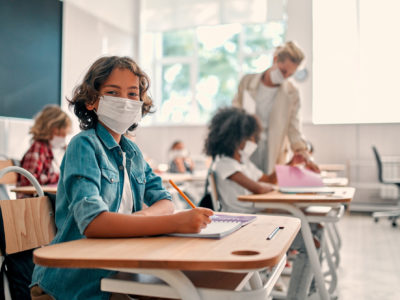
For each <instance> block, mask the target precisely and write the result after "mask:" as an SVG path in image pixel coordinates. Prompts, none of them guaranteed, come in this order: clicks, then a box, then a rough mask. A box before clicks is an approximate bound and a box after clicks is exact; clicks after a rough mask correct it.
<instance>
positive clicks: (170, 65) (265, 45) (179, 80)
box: [141, 20, 286, 124]
mask: <svg viewBox="0 0 400 300" xmlns="http://www.w3.org/2000/svg"><path fill="white" fill-rule="evenodd" d="M285 33H286V23H285V21H284V20H280V21H270V22H267V23H263V24H251V25H241V24H239V23H233V24H223V25H215V26H196V27H194V28H191V29H177V30H170V31H164V32H155V33H154V32H149V33H144V34H143V35H142V43H141V45H142V50H141V65H142V66H144V69H145V70H146V72H147V73H148V74H149V75H150V77H151V79H152V89H151V94H152V96H153V100H154V102H155V105H156V114H155V115H154V116H153V117H152V118H146V119H144V120H143V121H146V122H147V124H149V122H152V124H163V123H164V124H165V123H168V124H182V123H184V124H205V123H206V122H207V121H208V120H209V119H210V117H211V116H212V114H213V113H214V112H215V110H216V109H218V108H219V107H222V106H226V105H231V103H232V99H233V97H234V95H235V93H236V90H237V85H238V81H239V79H240V77H241V76H242V75H243V74H245V73H251V72H261V71H263V70H265V69H266V68H267V67H269V65H270V64H271V63H272V57H273V51H274V49H275V47H276V46H278V45H280V44H282V43H283V42H284V40H285Z"/></svg>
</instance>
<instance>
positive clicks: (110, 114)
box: [96, 95, 143, 134]
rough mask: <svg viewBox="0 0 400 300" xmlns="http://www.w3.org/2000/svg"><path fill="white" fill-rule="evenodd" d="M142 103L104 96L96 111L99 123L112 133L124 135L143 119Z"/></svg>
mask: <svg viewBox="0 0 400 300" xmlns="http://www.w3.org/2000/svg"><path fill="white" fill-rule="evenodd" d="M142 105H143V102H142V101H136V100H131V99H126V98H119V97H112V96H108V95H103V96H101V97H100V101H99V107H98V109H97V111H96V114H97V117H98V118H99V121H101V122H102V123H104V125H106V126H107V127H108V128H110V129H111V130H112V131H114V132H116V133H119V134H124V133H125V132H126V131H127V130H128V128H129V127H131V126H132V125H133V124H135V123H138V122H140V120H141V119H142Z"/></svg>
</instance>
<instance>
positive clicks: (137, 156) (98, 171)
mask: <svg viewBox="0 0 400 300" xmlns="http://www.w3.org/2000/svg"><path fill="white" fill-rule="evenodd" d="M121 151H124V152H125V153H126V169H127V171H128V174H129V179H130V182H131V187H132V193H133V201H134V206H133V207H134V208H133V209H134V210H135V211H138V210H141V209H142V204H143V202H144V203H146V204H147V205H148V206H151V205H152V204H154V203H155V202H157V201H159V200H162V199H168V200H171V195H170V194H169V193H168V192H167V191H166V190H165V189H164V188H163V186H162V181H161V178H160V177H158V176H157V175H155V174H154V173H153V171H152V169H151V168H150V166H149V165H148V164H147V163H146V162H145V161H144V159H143V155H142V153H141V152H140V150H139V148H138V147H137V146H136V144H134V143H133V142H131V141H129V140H128V139H127V138H125V137H124V136H122V137H121V142H120V145H118V144H117V142H116V141H115V140H114V138H113V137H112V136H111V135H110V133H109V132H108V131H107V130H106V129H105V128H104V127H103V126H102V125H101V124H100V123H99V124H97V126H96V128H95V129H89V130H86V131H83V132H81V133H79V134H78V135H76V136H75V137H74V138H73V139H72V140H71V142H70V143H69V145H68V147H67V151H66V153H65V156H64V159H63V162H62V164H61V173H60V180H59V183H58V187H57V200H56V212H55V221H56V226H57V234H56V236H55V238H54V240H53V241H52V242H51V244H57V243H61V242H66V241H72V240H77V239H84V238H86V237H85V235H84V234H83V233H84V231H85V229H86V227H87V226H88V225H89V224H90V222H92V221H93V219H94V218H96V217H97V216H98V215H99V214H100V213H101V212H104V211H109V212H118V208H119V206H120V203H121V196H122V190H123V186H124V182H123V181H124V167H123V165H122V159H123V157H122V152H121ZM113 273H115V272H113V271H107V270H100V269H63V268H47V267H42V266H38V265H37V266H35V269H34V272H33V275H32V284H31V286H32V285H36V284H38V285H39V286H40V287H41V288H42V289H43V290H44V291H45V292H46V293H48V294H49V295H51V296H53V297H54V298H55V299H57V300H63V299H66V300H67V299H68V300H72V299H108V298H109V296H110V294H109V293H105V292H101V291H100V280H101V279H102V278H104V277H107V276H110V275H112V274H113Z"/></svg>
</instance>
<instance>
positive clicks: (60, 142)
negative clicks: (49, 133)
mask: <svg viewBox="0 0 400 300" xmlns="http://www.w3.org/2000/svg"><path fill="white" fill-rule="evenodd" d="M66 145H67V143H66V142H65V137H63V136H58V135H55V136H54V137H53V138H52V139H51V140H50V146H51V148H55V149H57V148H58V149H62V148H65V146H66Z"/></svg>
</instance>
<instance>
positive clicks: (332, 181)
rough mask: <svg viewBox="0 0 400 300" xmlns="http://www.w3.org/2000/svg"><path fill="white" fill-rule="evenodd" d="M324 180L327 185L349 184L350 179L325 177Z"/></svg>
mask: <svg viewBox="0 0 400 300" xmlns="http://www.w3.org/2000/svg"><path fill="white" fill-rule="evenodd" d="M322 182H323V183H324V185H326V186H343V187H344V186H347V185H348V184H349V180H348V179H347V178H346V177H325V178H322Z"/></svg>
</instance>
